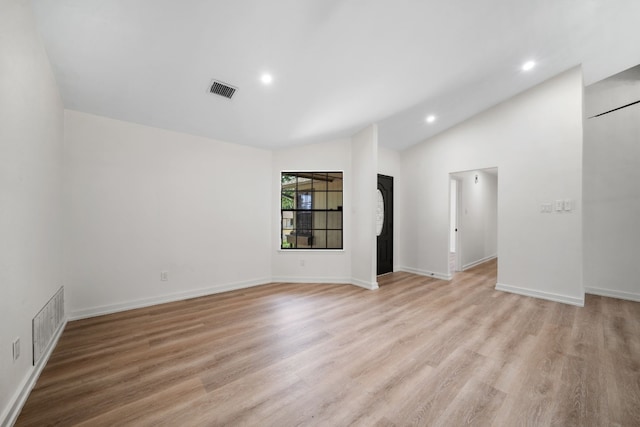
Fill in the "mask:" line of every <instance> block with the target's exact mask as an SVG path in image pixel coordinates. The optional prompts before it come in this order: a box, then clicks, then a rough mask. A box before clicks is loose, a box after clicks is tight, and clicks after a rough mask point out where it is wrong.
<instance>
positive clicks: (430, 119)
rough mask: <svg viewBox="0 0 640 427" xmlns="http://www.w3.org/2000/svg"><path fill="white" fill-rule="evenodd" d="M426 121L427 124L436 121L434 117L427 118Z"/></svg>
mask: <svg viewBox="0 0 640 427" xmlns="http://www.w3.org/2000/svg"><path fill="white" fill-rule="evenodd" d="M426 120H427V123H433V122H435V121H436V116H434V115H430V116H427V119H426Z"/></svg>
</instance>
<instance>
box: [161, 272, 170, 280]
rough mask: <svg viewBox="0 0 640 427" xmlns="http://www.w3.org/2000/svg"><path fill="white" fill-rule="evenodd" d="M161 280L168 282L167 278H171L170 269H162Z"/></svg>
mask: <svg viewBox="0 0 640 427" xmlns="http://www.w3.org/2000/svg"><path fill="white" fill-rule="evenodd" d="M160 280H162V281H163V282H166V281H167V280H169V272H168V271H161V272H160Z"/></svg>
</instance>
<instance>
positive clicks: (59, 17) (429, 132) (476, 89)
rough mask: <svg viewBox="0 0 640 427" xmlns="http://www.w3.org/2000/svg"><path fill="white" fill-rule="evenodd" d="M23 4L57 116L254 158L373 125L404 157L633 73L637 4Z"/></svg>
mask: <svg viewBox="0 0 640 427" xmlns="http://www.w3.org/2000/svg"><path fill="white" fill-rule="evenodd" d="M32 4H33V7H34V12H35V14H36V19H37V24H38V29H39V31H40V32H41V34H42V37H43V40H44V43H45V47H46V49H47V52H48V55H49V58H50V61H51V63H52V67H53V70H54V73H55V75H56V79H57V81H58V85H59V87H60V91H61V94H62V98H63V102H64V105H65V108H68V109H73V110H78V111H84V112H88V113H93V114H98V115H103V116H107V117H112V118H116V119H121V120H126V121H131V122H135V123H140V124H145V125H150V126H155V127H160V128H164V129H170V130H175V131H179V132H186V133H191V134H196V135H202V136H206V137H210V138H214V139H219V140H224V141H228V142H234V143H240V144H245V145H251V146H256V147H263V148H279V147H286V146H291V145H295V144H302V143H309V142H316V141H323V140H328V139H332V138H338V137H346V136H350V135H352V134H353V133H355V132H356V131H358V130H359V129H361V128H363V127H365V126H367V125H368V124H371V123H378V125H379V138H380V143H381V145H383V146H386V147H389V148H395V149H403V148H406V147H408V146H411V145H413V144H415V143H418V142H420V141H423V140H425V139H427V138H428V137H430V136H433V135H435V134H437V133H438V132H441V131H443V130H444V129H447V128H449V127H451V126H453V125H455V124H456V123H459V122H461V121H463V120H465V119H466V118H469V117H471V116H473V115H475V114H477V113H478V112H480V111H482V110H484V109H486V108H488V107H490V106H492V105H495V104H497V103H499V102H501V101H503V100H505V99H507V98H509V97H511V96H513V95H515V94H517V93H519V92H522V91H524V90H526V89H528V88H530V87H532V86H534V85H536V84H538V83H540V82H542V81H544V80H546V79H548V78H550V77H552V76H554V75H556V74H558V73H560V72H562V71H564V70H567V69H569V68H571V67H574V66H577V65H580V64H582V65H583V72H584V78H585V83H586V84H589V83H593V82H595V81H598V80H600V79H603V78H605V77H608V76H610V75H612V74H615V73H617V72H620V71H622V70H624V69H626V68H629V67H631V66H633V65H636V64H638V63H640V43H639V42H638V41H639V40H640V25H638V22H639V21H640V1H638V0H535V1H532V0H474V1H469V0H421V1H420V0H393V1H391V0H272V1H265V0H226V1H223V0H180V1H176V0H33V1H32ZM529 60H532V61H535V62H536V67H535V68H534V69H532V70H530V71H528V72H525V71H522V69H521V66H522V64H523V63H524V62H525V61H529ZM264 73H269V74H270V75H271V76H272V77H273V81H272V83H271V84H269V85H265V84H263V83H262V82H261V80H260V79H261V76H262V75H263V74H264ZM212 79H218V80H220V81H222V82H225V83H227V84H230V85H233V86H235V87H237V88H238V90H237V92H236V93H235V94H234V96H233V98H232V99H231V100H229V99H226V98H222V97H220V96H217V95H213V94H210V93H209V92H208V88H209V85H210V83H211V81H212ZM428 115H434V116H435V121H434V122H433V123H426V121H425V118H426V117H427V116H428Z"/></svg>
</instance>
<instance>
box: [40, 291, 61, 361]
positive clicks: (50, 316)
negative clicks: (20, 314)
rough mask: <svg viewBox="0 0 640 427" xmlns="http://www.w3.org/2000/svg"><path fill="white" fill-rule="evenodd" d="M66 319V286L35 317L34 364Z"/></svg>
mask: <svg viewBox="0 0 640 427" xmlns="http://www.w3.org/2000/svg"><path fill="white" fill-rule="evenodd" d="M63 321H64V287H61V288H60V289H59V290H58V292H56V294H55V295H54V296H53V297H51V299H50V300H49V301H48V302H47V303H46V304H45V305H44V307H42V309H41V310H40V311H39V312H38V314H36V317H34V318H33V364H34V366H35V364H36V363H37V362H38V360H40V357H42V355H43V354H44V353H45V352H46V350H47V347H49V344H51V341H52V339H53V337H54V336H55V334H56V332H57V331H58V328H59V327H60V326H61V325H62V323H63Z"/></svg>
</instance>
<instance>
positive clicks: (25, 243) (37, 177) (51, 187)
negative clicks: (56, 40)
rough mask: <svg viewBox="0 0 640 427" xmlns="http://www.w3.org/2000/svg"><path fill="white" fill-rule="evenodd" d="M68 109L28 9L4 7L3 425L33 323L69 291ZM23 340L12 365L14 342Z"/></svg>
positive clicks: (19, 395) (29, 380) (16, 402)
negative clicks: (65, 264) (65, 229)
mask: <svg viewBox="0 0 640 427" xmlns="http://www.w3.org/2000/svg"><path fill="white" fill-rule="evenodd" d="M62 144H63V107H62V100H61V98H60V94H59V92H58V87H57V85H56V82H55V78H54V75H53V72H52V70H51V66H50V64H49V61H48V58H47V54H46V52H45V50H44V46H43V45H42V41H41V40H40V37H39V35H38V32H37V31H36V26H35V20H34V17H33V13H32V11H31V8H30V3H29V2H24V1H18V0H9V1H2V2H0V236H2V237H1V238H0V283H1V286H2V297H1V298H0V346H1V351H0V378H1V381H0V424H2V425H5V424H6V425H11V424H12V423H13V422H14V421H15V419H16V418H17V416H18V413H19V411H20V408H21V406H22V404H23V403H24V401H25V399H26V397H27V395H28V391H29V390H30V389H31V387H32V386H33V384H34V383H35V380H36V379H37V376H38V374H39V372H40V371H39V368H40V367H41V366H42V365H43V363H44V359H45V358H42V359H41V360H40V362H39V363H38V364H37V365H36V366H33V365H32V361H33V350H32V329H31V325H32V323H31V322H32V319H33V318H34V317H35V316H36V314H37V313H38V311H39V310H40V309H41V308H42V307H43V306H44V305H45V304H46V303H47V301H48V300H49V299H50V298H51V297H52V296H53V295H54V294H55V293H56V291H57V290H58V289H59V288H60V286H62V285H63V270H62V238H63V235H62V227H61V223H62V206H61V198H62V197H61V193H62V167H63V160H62ZM18 338H19V340H20V356H19V357H18V358H17V359H16V360H14V358H13V352H12V343H13V342H14V341H15V340H16V339H18Z"/></svg>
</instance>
